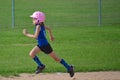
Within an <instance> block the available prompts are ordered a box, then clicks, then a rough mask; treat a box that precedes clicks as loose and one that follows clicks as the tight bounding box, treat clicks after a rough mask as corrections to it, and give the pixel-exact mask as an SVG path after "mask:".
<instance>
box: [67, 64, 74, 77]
mask: <svg viewBox="0 0 120 80" xmlns="http://www.w3.org/2000/svg"><path fill="white" fill-rule="evenodd" d="M68 73H69V74H70V77H73V76H74V67H73V66H70V70H69V71H68Z"/></svg>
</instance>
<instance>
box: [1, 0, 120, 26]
mask: <svg viewBox="0 0 120 80" xmlns="http://www.w3.org/2000/svg"><path fill="white" fill-rule="evenodd" d="M98 1H99V0H92V1H91V0H60V1H58V0H57V1H56V0H51V1H48V0H44V1H40V0H39V1H38V0H37V1H33V0H29V1H28V0H15V27H17V28H19V27H20V26H23V27H24V26H31V24H32V23H31V19H30V18H29V15H30V14H32V13H33V12H34V11H36V10H41V11H43V12H45V14H46V16H47V19H46V23H47V24H50V25H52V26H78V27H79V26H98V24H99V19H98V17H99V13H98V12H99V10H98V9H99V8H98ZM101 1H102V4H101V5H102V7H101V15H102V16H101V25H120V5H119V4H120V0H101ZM11 11H12V1H11V0H2V1H1V3H0V28H12V12H11Z"/></svg>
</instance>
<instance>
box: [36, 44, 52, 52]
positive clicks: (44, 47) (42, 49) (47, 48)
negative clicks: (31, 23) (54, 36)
mask: <svg viewBox="0 0 120 80" xmlns="http://www.w3.org/2000/svg"><path fill="white" fill-rule="evenodd" d="M37 46H38V47H39V48H40V50H41V51H43V52H44V53H46V54H50V53H51V52H52V51H53V49H52V47H51V46H50V44H47V45H45V46H40V45H37Z"/></svg>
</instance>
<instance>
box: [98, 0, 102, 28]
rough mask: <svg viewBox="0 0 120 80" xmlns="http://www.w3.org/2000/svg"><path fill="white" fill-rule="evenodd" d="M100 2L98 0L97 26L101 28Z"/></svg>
mask: <svg viewBox="0 0 120 80" xmlns="http://www.w3.org/2000/svg"><path fill="white" fill-rule="evenodd" d="M101 5H102V3H101V0H98V25H99V26H101V20H102V11H101Z"/></svg>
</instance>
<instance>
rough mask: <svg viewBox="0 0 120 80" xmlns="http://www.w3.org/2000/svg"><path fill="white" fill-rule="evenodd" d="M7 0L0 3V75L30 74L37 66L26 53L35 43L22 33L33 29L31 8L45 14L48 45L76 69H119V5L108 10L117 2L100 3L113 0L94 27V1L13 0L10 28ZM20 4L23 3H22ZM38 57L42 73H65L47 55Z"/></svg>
mask: <svg viewBox="0 0 120 80" xmlns="http://www.w3.org/2000/svg"><path fill="white" fill-rule="evenodd" d="M7 1H8V3H6V2H5V1H4V0H3V1H2V3H0V6H1V10H0V11H1V16H0V17H1V20H0V55H1V56H0V75H3V76H7V75H18V74H19V73H33V72H34V70H35V69H36V66H37V65H36V64H35V63H34V61H33V60H32V59H31V58H30V57H29V55H28V53H29V51H30V50H31V49H32V48H33V47H34V46H35V45H36V44H37V43H36V41H35V40H34V39H30V38H27V37H25V36H24V35H23V34H22V29H23V28H26V29H28V30H29V32H30V33H33V32H34V27H32V23H31V19H30V18H29V15H30V14H32V13H33V12H34V11H35V10H42V11H43V12H45V13H46V15H47V20H46V24H47V25H50V26H51V28H52V30H53V35H54V37H55V41H54V42H50V43H51V45H52V47H53V48H54V50H55V52H56V53H57V55H59V56H60V57H61V58H64V59H65V60H66V61H67V62H68V63H70V64H72V65H74V66H75V71H76V72H87V71H120V23H119V21H120V19H119V16H120V15H119V13H120V11H119V5H118V6H117V8H112V9H111V7H113V6H114V5H113V4H116V5H117V4H118V3H117V2H115V1H109V2H108V3H104V4H111V3H113V4H111V5H108V6H107V5H106V6H104V7H105V8H103V11H104V12H105V13H106V12H107V10H108V12H110V11H111V10H113V12H111V13H109V14H108V16H104V15H103V22H102V23H103V25H104V26H97V24H98V19H97V17H98V14H97V12H98V10H97V1H96V0H93V1H89V0H87V1H84V0H74V1H73V0H64V2H63V0H60V1H56V0H51V1H48V0H43V1H39V0H37V1H33V0H29V3H27V2H28V1H26V0H21V1H15V3H16V8H15V14H16V15H15V22H16V26H15V28H14V29H12V28H11V26H10V25H11V17H10V16H9V15H7V14H8V13H9V14H11V13H10V11H11V9H10V6H11V4H9V3H10V1H9V0H7ZM24 3H27V4H26V5H23V4H24ZM41 3H42V4H41ZM7 5H8V6H7ZM106 9H107V10H106ZM3 11H5V13H3ZM114 11H118V12H116V13H114ZM105 15H107V13H106V14H105ZM111 15H112V16H114V15H115V16H117V17H111ZM4 16H7V17H4ZM104 18H105V19H104ZM106 18H107V19H106ZM5 20H6V21H5ZM84 25H85V26H84ZM91 25H93V26H91ZM107 25H109V26H107ZM47 37H48V36H47ZM38 56H39V57H40V59H41V61H42V62H43V63H44V64H46V66H47V67H46V69H45V70H44V71H43V72H47V73H48V72H66V70H65V68H64V67H63V66H62V65H60V64H59V63H57V62H55V61H54V60H53V59H51V58H50V57H49V56H47V55H45V54H43V53H42V54H38Z"/></svg>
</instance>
